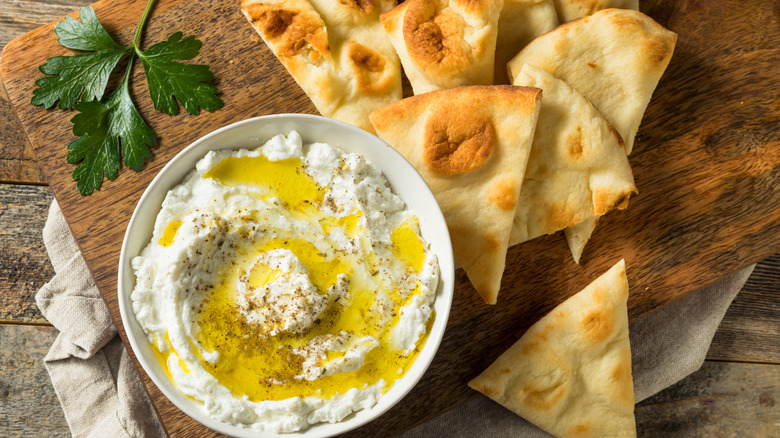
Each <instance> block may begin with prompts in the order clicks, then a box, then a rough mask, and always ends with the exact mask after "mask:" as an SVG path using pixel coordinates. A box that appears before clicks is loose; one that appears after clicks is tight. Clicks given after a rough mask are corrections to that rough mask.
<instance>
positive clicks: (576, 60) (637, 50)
mask: <svg viewBox="0 0 780 438" xmlns="http://www.w3.org/2000/svg"><path fill="white" fill-rule="evenodd" d="M676 41H677V35H676V34H675V33H674V32H671V31H669V30H666V29H664V28H663V26H661V25H659V24H658V23H656V22H655V21H653V19H652V18H650V17H648V16H647V15H644V14H642V13H641V12H637V11H630V10H625V9H605V10H602V11H599V12H596V13H595V14H593V15H591V16H589V17H584V18H581V19H579V20H576V21H572V22H569V23H566V24H563V25H561V26H558V27H557V28H555V30H553V31H552V32H548V33H546V34H544V35H542V36H541V37H539V38H537V39H535V40H534V41H532V42H531V43H530V44H529V45H527V46H526V47H525V48H524V49H523V50H522V51H521V52H520V53H518V54H517V56H515V57H514V58H513V59H512V60H511V61H509V64H508V67H509V73H510V76H512V77H513V78H514V77H515V76H517V74H518V73H519V72H520V70H521V69H522V68H523V65H525V64H531V65H533V66H536V67H539V68H541V69H543V70H546V71H547V72H549V73H550V74H552V75H554V76H555V77H557V78H558V79H561V80H563V81H566V83H568V84H569V85H571V86H572V87H573V88H574V89H575V90H577V91H579V92H580V93H582V94H583V95H584V96H585V97H587V98H588V99H589V100H590V101H591V102H593V104H594V105H596V108H598V109H599V111H601V113H602V114H604V116H605V117H606V118H607V120H609V122H610V123H611V124H612V126H614V127H615V129H617V130H618V132H619V133H620V135H621V137H623V141H624V142H625V147H626V153H631V149H632V148H633V146H634V137H635V136H636V132H637V129H638V128H639V123H640V122H641V121H642V115H643V114H644V112H645V108H646V107H647V104H648V103H649V102H650V97H652V95H653V90H655V87H656V85H657V84H658V81H659V79H661V75H662V74H663V72H664V70H666V66H667V65H668V64H669V60H670V59H671V57H672V52H673V51H674V45H675V42H676Z"/></svg>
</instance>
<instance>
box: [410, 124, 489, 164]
mask: <svg viewBox="0 0 780 438" xmlns="http://www.w3.org/2000/svg"><path fill="white" fill-rule="evenodd" d="M494 136H495V135H494V133H493V124H492V123H491V122H490V120H488V119H486V118H483V117H479V116H477V115H475V114H463V113H461V112H453V113H450V114H443V113H439V114H438V115H434V116H432V117H431V118H430V119H429V122H428V124H427V126H426V127H425V145H424V146H423V161H424V162H425V164H426V165H427V167H428V169H429V170H430V171H431V172H435V173H438V174H440V175H448V176H452V175H458V174H461V173H464V172H468V171H470V170H474V169H476V168H478V167H479V166H481V165H482V164H484V163H485V161H487V159H488V158H489V157H490V154H491V153H492V151H493V142H494Z"/></svg>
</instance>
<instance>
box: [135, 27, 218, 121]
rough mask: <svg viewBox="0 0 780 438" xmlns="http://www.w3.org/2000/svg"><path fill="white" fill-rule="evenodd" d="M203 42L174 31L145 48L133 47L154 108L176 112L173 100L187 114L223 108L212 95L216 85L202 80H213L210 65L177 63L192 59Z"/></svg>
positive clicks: (168, 112) (176, 107) (171, 112)
mask: <svg viewBox="0 0 780 438" xmlns="http://www.w3.org/2000/svg"><path fill="white" fill-rule="evenodd" d="M202 45H203V43H202V42H200V41H199V40H196V39H195V37H193V36H188V37H186V38H184V39H182V33H181V32H176V33H174V34H173V35H171V36H170V37H168V39H167V40H166V41H162V42H159V43H157V44H155V45H153V46H151V47H149V49H148V50H146V51H141V50H139V49H138V48H136V53H137V54H138V57H139V58H140V59H141V62H142V63H143V66H144V71H145V72H146V80H147V83H148V84H149V94H150V95H151V96H152V103H153V104H154V109H156V110H158V111H162V112H164V113H166V114H171V115H174V114H177V113H178V112H179V106H178V105H177V104H176V100H178V101H179V102H181V104H182V106H183V107H184V109H185V110H186V111H187V112H188V113H190V114H197V113H198V111H199V108H203V109H205V110H207V111H214V110H217V109H219V108H222V101H221V100H219V98H218V97H217V96H216V95H215V93H216V92H217V87H215V86H213V85H210V84H206V83H204V82H208V81H210V80H212V79H214V75H213V74H212V73H211V71H209V67H208V66H207V65H194V64H182V63H179V62H176V60H187V59H192V58H194V57H195V56H197V55H198V51H199V50H200V47H201V46H202ZM174 97H175V98H176V100H174Z"/></svg>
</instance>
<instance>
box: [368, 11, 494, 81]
mask: <svg viewBox="0 0 780 438" xmlns="http://www.w3.org/2000/svg"><path fill="white" fill-rule="evenodd" d="M502 5H503V1H502V0H407V1H405V2H403V3H402V4H401V5H399V6H397V7H395V8H394V9H392V10H390V11H388V12H385V13H383V14H382V17H381V18H382V23H383V24H384V28H385V31H386V32H387V34H388V35H389V36H390V40H391V41H392V43H393V46H394V47H395V49H396V51H397V52H398V56H399V57H400V58H401V63H402V64H403V66H404V72H406V76H407V77H408V78H409V82H410V83H411V84H412V88H413V89H414V94H415V95H417V94H423V93H427V92H429V91H434V90H440V89H445V88H455V87H459V86H464V85H490V84H491V83H492V81H493V60H494V55H495V50H496V35H497V29H498V17H499V14H500V12H501V7H502Z"/></svg>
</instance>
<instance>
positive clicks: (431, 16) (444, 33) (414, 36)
mask: <svg viewBox="0 0 780 438" xmlns="http://www.w3.org/2000/svg"><path fill="white" fill-rule="evenodd" d="M407 3H409V6H408V8H407V10H406V13H405V14H404V21H403V29H402V32H403V35H404V41H405V42H406V48H407V50H408V52H409V55H410V56H411V57H412V58H414V59H415V60H416V61H417V62H416V64H417V65H418V68H420V69H422V70H426V71H428V72H429V74H434V75H435V74H436V73H432V72H431V71H430V70H433V71H434V72H439V71H442V70H447V72H448V74H452V72H453V71H461V70H462V69H464V68H465V67H466V66H468V64H469V57H468V54H467V53H466V48H464V47H463V46H462V45H461V41H460V34H461V32H462V30H463V28H464V26H466V23H464V21H463V19H462V18H460V17H459V16H458V15H456V14H455V13H453V12H452V11H449V10H440V9H439V8H438V7H437V4H438V2H435V1H428V0H408V1H407Z"/></svg>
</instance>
